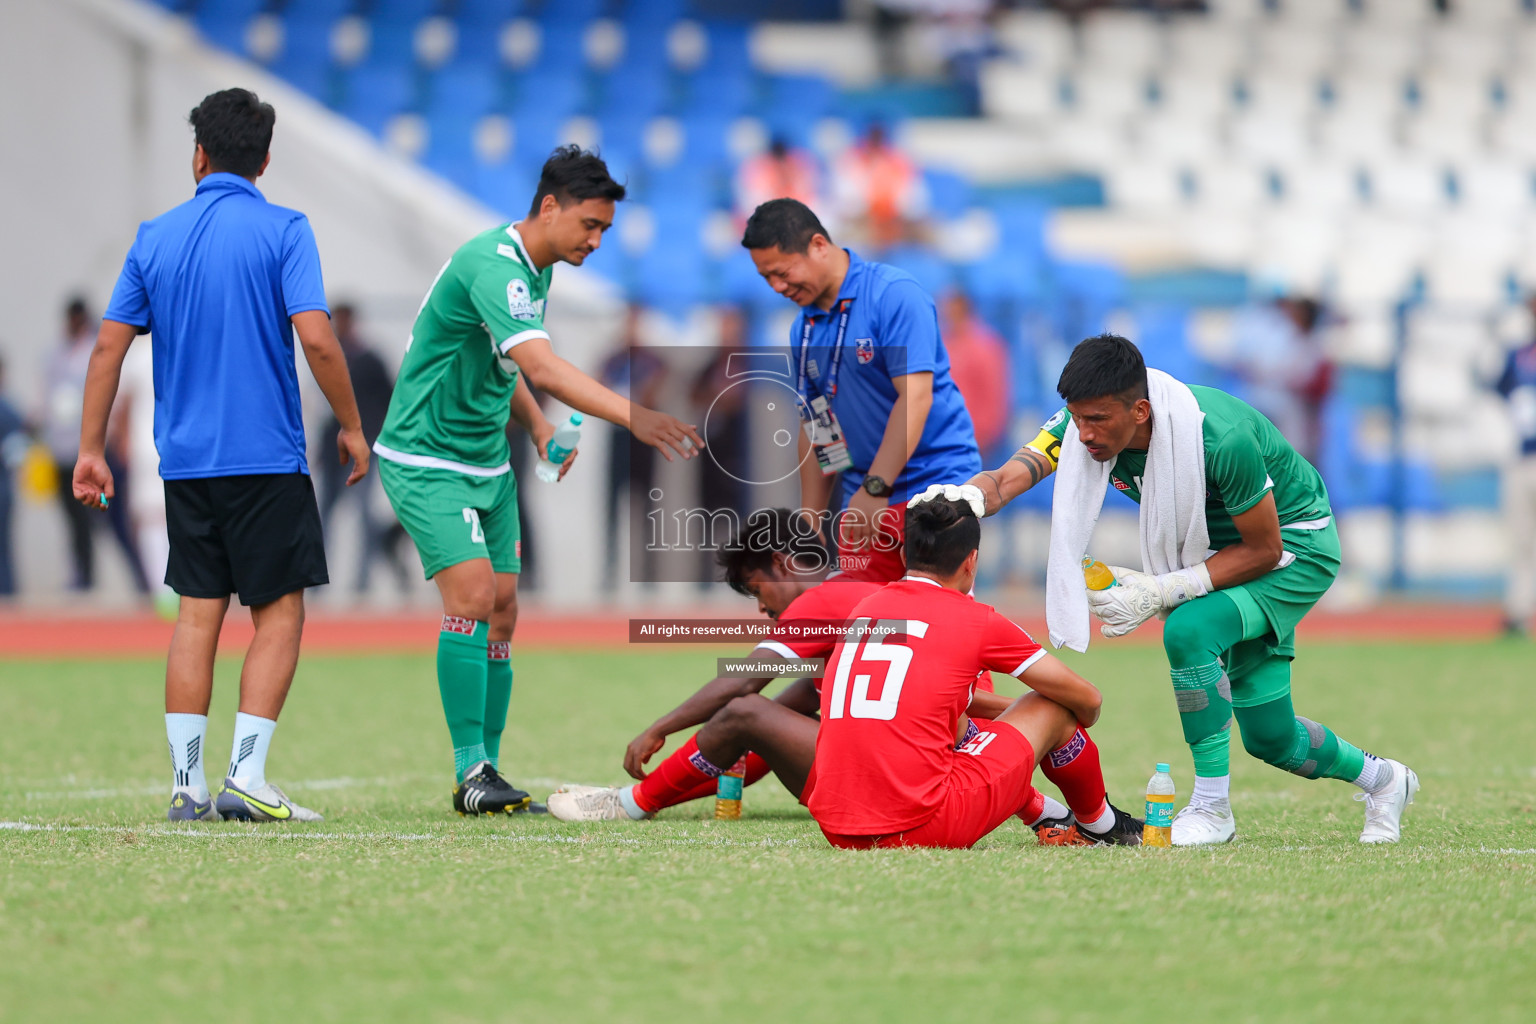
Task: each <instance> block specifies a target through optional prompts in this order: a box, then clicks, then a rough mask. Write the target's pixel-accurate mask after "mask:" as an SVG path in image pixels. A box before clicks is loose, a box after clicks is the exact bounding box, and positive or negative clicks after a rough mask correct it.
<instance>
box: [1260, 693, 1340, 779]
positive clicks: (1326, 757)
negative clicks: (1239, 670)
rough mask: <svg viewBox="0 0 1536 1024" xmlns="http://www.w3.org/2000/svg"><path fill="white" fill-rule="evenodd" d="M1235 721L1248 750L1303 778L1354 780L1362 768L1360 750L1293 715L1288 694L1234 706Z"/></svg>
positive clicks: (1325, 729)
mask: <svg viewBox="0 0 1536 1024" xmlns="http://www.w3.org/2000/svg"><path fill="white" fill-rule="evenodd" d="M1237 722H1238V725H1239V726H1241V727H1242V730H1243V744H1244V746H1247V747H1249V750H1250V752H1251V753H1253V754H1254V755H1255V756H1256V757H1259V758H1262V759H1263V760H1265V761H1267V762H1269V763H1270V764H1272V765H1274V766H1275V767H1276V768H1282V769H1284V770H1285V771H1288V772H1290V773H1292V774H1293V775H1300V776H1301V777H1302V778H1304V779H1343V780H1344V781H1345V782H1354V781H1355V780H1356V779H1358V778H1359V777H1360V773H1361V771H1363V770H1364V768H1365V752H1364V751H1363V750H1361V749H1360V748H1359V747H1357V746H1355V745H1354V744H1353V743H1350V742H1349V741H1347V740H1343V739H1340V738H1339V736H1338V734H1336V733H1335V732H1334V731H1333V730H1332V729H1330V728H1328V727H1327V726H1326V725H1323V724H1321V723H1320V722H1314V721H1312V719H1310V718H1303V717H1301V716H1300V715H1298V714H1295V713H1294V712H1293V711H1292V709H1291V699H1290V698H1289V697H1281V698H1280V699H1278V700H1272V701H1270V702H1269V703H1267V704H1259V705H1256V706H1254V707H1250V708H1238V709H1237ZM1250 736H1252V737H1254V738H1253V739H1250Z"/></svg>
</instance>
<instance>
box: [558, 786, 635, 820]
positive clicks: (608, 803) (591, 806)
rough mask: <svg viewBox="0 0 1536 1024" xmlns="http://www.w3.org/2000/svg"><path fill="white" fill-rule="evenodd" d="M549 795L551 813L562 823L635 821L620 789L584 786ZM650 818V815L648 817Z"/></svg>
mask: <svg viewBox="0 0 1536 1024" xmlns="http://www.w3.org/2000/svg"><path fill="white" fill-rule="evenodd" d="M580 789H581V791H576V790H570V789H566V790H557V791H555V792H553V793H551V794H550V795H549V813H550V815H551V816H552V817H555V818H559V819H560V820H561V821H633V820H635V819H633V818H631V817H630V815H629V811H628V809H627V808H625V806H624V801H623V799H621V798H620V796H619V793H620V790H618V789H599V788H596V787H592V786H582V787H580ZM646 817H647V818H649V817H650V815H649V814H647V815H646Z"/></svg>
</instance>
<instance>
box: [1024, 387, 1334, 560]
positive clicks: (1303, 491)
mask: <svg viewBox="0 0 1536 1024" xmlns="http://www.w3.org/2000/svg"><path fill="white" fill-rule="evenodd" d="M1189 390H1190V391H1192V392H1194V395H1195V402H1196V404H1198V405H1199V406H1200V411H1201V412H1203V413H1205V420H1204V422H1203V424H1202V431H1201V433H1202V434H1204V437H1205V522H1206V529H1207V530H1208V531H1209V532H1210V535H1211V547H1213V548H1216V549H1218V550H1220V549H1221V548H1224V547H1229V546H1231V545H1233V544H1236V543H1237V542H1238V541H1240V540H1242V536H1241V535H1240V534H1239V533H1238V532H1237V525H1236V524H1235V523H1233V522H1232V517H1233V516H1235V515H1240V514H1241V513H1243V512H1246V511H1248V510H1249V509H1251V508H1253V506H1255V505H1257V504H1258V503H1259V502H1261V501H1263V500H1264V495H1266V494H1269V493H1270V492H1273V493H1274V495H1275V508H1276V510H1277V511H1278V512H1279V513H1280V525H1281V526H1282V527H1283V526H1293V527H1295V528H1301V525H1302V524H1306V525H1307V526H1314V525H1317V524H1318V521H1319V520H1324V519H1327V517H1329V516H1331V515H1332V514H1333V513H1332V511H1331V510H1330V508H1329V505H1328V490H1327V488H1326V487H1324V486H1323V478H1322V476H1320V475H1319V474H1318V472H1317V470H1316V469H1314V468H1313V466H1312V464H1311V463H1310V462H1308V461H1307V460H1306V459H1304V458H1302V457H1301V455H1300V454H1299V453H1298V452H1297V451H1296V449H1295V448H1293V447H1291V443H1290V442H1289V441H1287V440H1286V439H1285V436H1284V435H1283V434H1281V433H1280V431H1279V430H1278V429H1277V428H1276V427H1275V425H1274V424H1273V423H1271V422H1270V421H1269V418H1268V417H1266V416H1265V415H1264V414H1263V413H1261V412H1259V411H1258V410H1257V409H1255V408H1254V407H1253V406H1251V405H1249V404H1248V403H1247V402H1244V401H1242V400H1241V399H1238V398H1234V397H1232V396H1231V395H1229V394H1227V393H1226V392H1225V391H1218V390H1216V389H1215V388H1206V387H1200V386H1199V385H1195V384H1191V385H1190V386H1189ZM1070 420H1071V414H1070V413H1068V412H1067V410H1066V409H1062V410H1061V411H1059V412H1057V413H1056V415H1054V416H1052V417H1051V418H1050V419H1048V420H1046V421H1045V423H1044V425H1043V426H1041V428H1040V433H1039V435H1038V436H1036V438H1035V439H1034V440H1033V441H1031V442H1030V443H1029V445H1028V447H1030V448H1033V449H1035V450H1036V451H1038V452H1040V454H1042V455H1044V456H1045V457H1046V458H1048V459H1050V460H1051V465H1052V466H1054V465H1056V462H1057V458H1058V456H1059V453H1060V451H1061V441H1062V438H1064V437H1065V436H1066V433H1067V423H1068V422H1070ZM1146 469H1147V453H1146V452H1144V451H1138V450H1135V449H1131V448H1127V449H1126V450H1125V451H1123V452H1121V453H1120V456H1119V458H1117V459H1116V460H1115V466H1114V469H1113V470H1112V471H1111V472H1110V481H1111V482H1112V483H1113V484H1114V486H1115V488H1116V489H1117V490H1119V491H1122V492H1123V493H1124V494H1125V495H1126V496H1127V497H1129V498H1131V499H1132V500H1133V501H1135V502H1137V503H1138V504H1139V503H1140V502H1141V478H1142V475H1143V474H1144V473H1145V472H1146Z"/></svg>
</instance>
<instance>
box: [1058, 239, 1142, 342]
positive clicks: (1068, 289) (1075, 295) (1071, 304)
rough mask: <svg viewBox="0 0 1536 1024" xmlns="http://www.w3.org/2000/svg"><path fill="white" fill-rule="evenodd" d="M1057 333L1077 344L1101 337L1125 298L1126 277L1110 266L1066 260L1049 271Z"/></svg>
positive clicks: (1116, 268)
mask: <svg viewBox="0 0 1536 1024" xmlns="http://www.w3.org/2000/svg"><path fill="white" fill-rule="evenodd" d="M1049 277H1050V287H1051V289H1052V292H1053V293H1054V298H1055V309H1054V315H1055V320H1056V328H1057V332H1058V333H1059V335H1060V336H1061V337H1062V338H1065V339H1066V340H1067V343H1068V344H1069V345H1070V344H1076V343H1077V342H1079V341H1081V340H1082V339H1084V338H1087V337H1090V336H1092V335H1095V334H1099V333H1101V332H1103V331H1104V329H1105V327H1106V326H1107V322H1108V319H1109V315H1110V313H1112V312H1114V310H1115V308H1116V307H1117V306H1119V305H1120V303H1121V302H1122V301H1123V299H1124V295H1125V275H1124V274H1123V273H1121V271H1120V269H1119V268H1118V267H1115V266H1112V265H1111V264H1108V263H1094V262H1087V261H1085V262H1075V261H1071V260H1063V261H1060V262H1057V263H1054V264H1052V265H1051V267H1050V271H1049Z"/></svg>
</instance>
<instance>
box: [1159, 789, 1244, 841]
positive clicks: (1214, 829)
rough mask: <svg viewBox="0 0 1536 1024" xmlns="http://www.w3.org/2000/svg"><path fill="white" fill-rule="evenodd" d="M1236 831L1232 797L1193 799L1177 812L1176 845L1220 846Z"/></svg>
mask: <svg viewBox="0 0 1536 1024" xmlns="http://www.w3.org/2000/svg"><path fill="white" fill-rule="evenodd" d="M1236 835H1237V819H1236V818H1234V817H1233V816H1232V802H1231V801H1230V800H1202V801H1200V802H1199V803H1195V802H1193V801H1192V802H1190V803H1189V804H1187V805H1185V807H1184V809H1183V810H1182V811H1180V812H1179V813H1178V814H1175V815H1174V816H1173V845H1174V846H1219V845H1220V844H1222V843H1230V842H1231V841H1232V838H1233V837H1234V836H1236Z"/></svg>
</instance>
